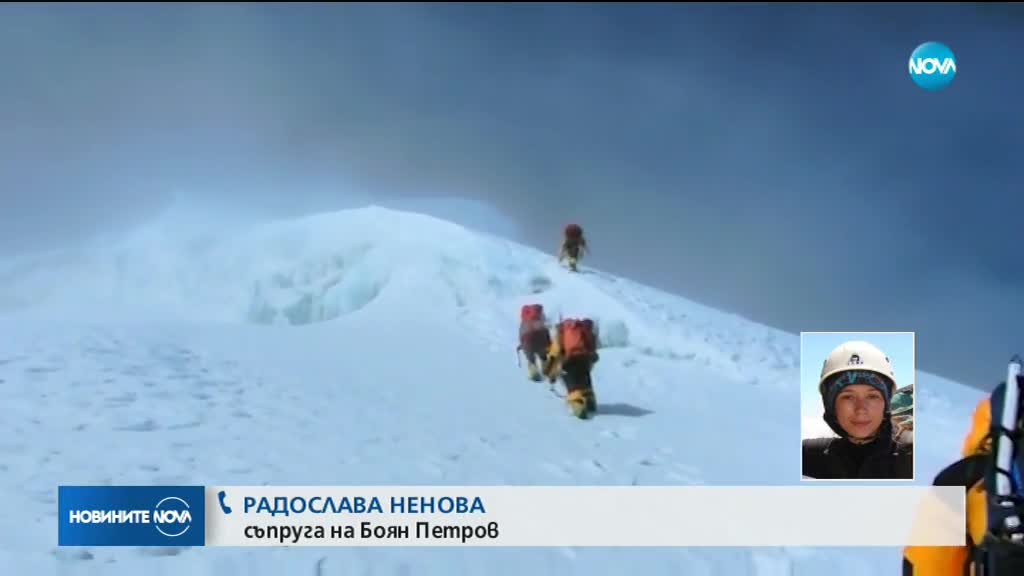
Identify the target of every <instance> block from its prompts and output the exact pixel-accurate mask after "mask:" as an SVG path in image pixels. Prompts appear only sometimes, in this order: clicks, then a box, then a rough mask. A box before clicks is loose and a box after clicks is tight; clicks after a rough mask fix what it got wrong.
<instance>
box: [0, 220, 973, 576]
mask: <svg viewBox="0 0 1024 576" xmlns="http://www.w3.org/2000/svg"><path fill="white" fill-rule="evenodd" d="M185 224H186V223H183V222H173V221H161V222H156V223H153V224H150V225H148V226H145V227H143V228H140V229H139V230H137V231H136V232H134V233H132V234H131V235H129V236H127V237H125V238H122V239H121V240H119V241H110V240H107V241H105V242H104V243H102V244H100V243H97V244H95V245H88V246H80V247H76V248H75V249H74V250H66V251H62V252H53V253H49V254H44V255H33V256H25V257H22V258H18V259H15V260H10V261H6V262H0V391H2V393H3V396H2V398H3V400H2V404H0V406H2V409H0V500H2V503H3V511H4V513H3V514H0V566H2V567H3V568H0V573H3V574H16V575H22V574H24V575H30V574H31V575H36V574H59V575H79V574H81V575H86V574H89V575H91V574H112V575H118V576H120V575H129V574H131V575H136V574H154V575H165V574H166V575H180V574H195V575H218V576H219V575H224V574H240V575H271V574H274V575H277V574H289V575H292V574H298V575H304V574H308V575H311V576H317V575H319V576H343V575H344V576H350V575H374V576H381V575H435V574H436V575H445V576H451V575H461V574H484V575H488V576H492V575H493V576H497V575H504V574H509V575H511V574H515V575H520V574H530V575H544V574H552V575H556V574H557V575H560V576H565V575H572V574H580V575H590V576H592V575H595V574H609V575H612V574H614V575H619V574H632V573H638V574H645V575H670V574H671V575H678V574H686V575H695V576H701V575H711V574H728V575H745V574H749V575H757V576H776V575H778V576H796V575H819V574H831V575H833V576H846V575H850V576H852V575H865V576H867V575H871V576H875V575H879V574H892V575H897V574H899V573H900V564H899V561H900V550H899V549H898V548H888V549H862V548H844V549H810V548H790V549H767V548H753V549H736V548H690V549H669V548H468V549H467V548H463V549H460V548H457V547H456V548H445V549H431V548H405V549H403V548H364V549H357V548H319V549H309V548H262V549H261V548H232V549H216V548H192V549H176V548H170V549H157V550H154V549H146V548H104V547H95V548H76V549H59V548H58V547H57V545H56V544H57V528H56V511H57V502H56V495H57V487H58V485H61V484H117V485H120V484H144V485H150V484H205V485H261V484H272V485H324V486H337V485H388V484H404V485H505V484H510V485H632V484H635V485H687V484H709V485H789V484H799V483H800V482H801V474H800V442H801V424H802V423H801V413H800V406H799V402H800V391H799V357H798V354H799V339H798V336H797V335H795V334H790V333H785V332H782V331H779V330H775V329H773V328H770V327H767V326H763V325H759V324H757V323H754V322H751V321H749V320H747V319H744V318H741V317H738V316H736V315H732V314H728V313H726V312H721V311H717V310H714V309H711V308H708V307H705V306H702V305H699V304H697V303H694V302H692V301H688V300H686V299H684V298H681V297H677V296H674V295H671V294H667V293H664V292H661V291H658V290H654V289H651V288H648V287H645V286H642V285H640V284H638V283H635V282H631V281H629V280H627V279H624V278H617V277H614V276H612V275H609V274H605V273H601V272H598V271H596V270H592V269H589V268H587V269H584V271H583V273H580V274H571V273H569V272H567V271H565V270H563V269H562V268H561V267H559V266H558V265H557V263H556V262H555V261H554V258H553V256H552V255H550V254H546V253H542V252H538V251H536V250H533V249H530V248H526V247H523V246H520V245H517V244H513V243H511V242H508V241H505V240H502V239H500V238H496V237H490V236H486V235H482V234H480V233H478V232H473V231H470V230H467V229H464V228H462V227H459V226H456V225H454V224H451V223H448V222H445V221H441V220H437V219H434V218H429V217H425V216H422V215H418V214H412V213H405V212H397V211H392V210H385V209H382V208H375V207H371V208H366V209H360V210H351V211H344V212H338V213H330V214H321V215H315V216H311V217H307V218H303V219H299V220H292V221H287V222H278V223H271V224H262V225H246V226H241V225H239V226H233V227H231V228H227V227H220V226H219V225H218V224H217V222H216V221H210V222H207V223H197V222H189V223H188V225H185ZM532 302H540V303H542V304H544V306H545V308H546V309H547V311H548V314H549V315H550V316H551V317H552V318H557V317H558V316H559V315H562V316H566V317H569V316H577V317H578V316H587V317H591V318H594V319H595V320H597V322H598V324H599V327H600V330H601V339H602V345H603V348H602V349H601V350H600V353H601V361H600V362H599V363H598V365H597V367H596V370H595V373H594V382H595V386H596V393H597V398H598V402H599V413H598V415H597V416H596V417H595V418H594V419H593V420H589V421H580V420H577V419H575V418H572V417H571V416H570V415H569V414H568V413H567V411H566V409H565V407H564V405H563V401H562V400H560V399H558V398H556V397H555V396H554V395H553V394H552V393H551V392H550V390H549V388H548V385H547V384H546V383H544V384H538V383H535V382H531V381H529V380H527V379H526V376H525V370H524V369H522V368H520V367H518V366H517V363H516V358H515V356H514V355H515V346H516V343H517V328H518V315H519V308H520V306H521V305H523V304H525V303H532ZM916 382H917V384H918V386H917V388H916V391H915V392H916V397H917V406H916V411H917V416H916V424H915V427H916V431H915V438H916V442H917V446H916V461H917V481H916V482H917V483H918V484H928V483H930V481H931V478H932V476H933V475H934V473H935V472H936V471H937V470H939V469H940V468H941V467H942V466H944V465H945V464H946V463H948V462H949V461H950V460H951V459H952V458H955V457H956V456H957V455H958V451H959V448H960V443H961V439H962V435H963V434H964V433H965V432H966V429H967V425H968V423H969V418H970V414H971V412H972V410H973V409H974V407H975V405H976V404H977V402H978V401H979V400H981V399H982V397H983V394H982V393H981V392H980V391H978V390H974V389H971V388H967V387H965V386H963V385H960V384H958V383H955V382H950V381H947V380H945V379H942V378H939V377H936V376H934V375H930V374H925V373H921V372H919V373H918V374H917V378H916ZM594 505H595V506H601V502H595V503H594ZM879 518H880V521H881V519H883V518H884V513H883V512H882V511H880V514H879ZM686 521H694V519H686ZM737 521H742V519H737ZM779 522H780V523H781V522H786V519H785V518H780V519H779ZM823 529H827V526H823ZM318 566H319V568H318Z"/></svg>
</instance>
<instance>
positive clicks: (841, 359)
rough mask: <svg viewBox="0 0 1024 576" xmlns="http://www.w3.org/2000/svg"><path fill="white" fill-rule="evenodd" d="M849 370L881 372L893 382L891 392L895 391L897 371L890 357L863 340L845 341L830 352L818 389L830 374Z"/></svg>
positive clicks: (823, 365)
mask: <svg viewBox="0 0 1024 576" xmlns="http://www.w3.org/2000/svg"><path fill="white" fill-rule="evenodd" d="M847 370H870V371H871V372H876V373H878V374H881V375H882V376H885V377H886V378H887V379H888V380H889V382H891V383H892V384H891V390H890V394H892V393H893V392H895V388H896V373H895V372H894V371H893V369H892V362H890V361H889V357H888V356H886V355H885V353H884V352H882V351H881V350H879V349H878V347H877V346H875V345H874V344H871V343H870V342H864V341H862V340H855V341H851V342H844V343H842V344H840V345H839V346H836V348H835V349H834V350H832V352H830V353H829V355H828V358H825V363H824V364H822V366H821V378H819V379H818V391H819V392H820V391H822V386H823V385H824V384H825V381H826V380H827V379H828V378H829V376H832V375H833V374H838V373H839V372H846V371H847Z"/></svg>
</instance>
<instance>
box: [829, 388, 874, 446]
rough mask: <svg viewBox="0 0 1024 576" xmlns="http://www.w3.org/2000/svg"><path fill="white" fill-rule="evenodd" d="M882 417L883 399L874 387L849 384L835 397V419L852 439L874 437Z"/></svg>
mask: <svg viewBox="0 0 1024 576" xmlns="http://www.w3.org/2000/svg"><path fill="white" fill-rule="evenodd" d="M884 415H885V398H884V397H883V396H882V393H881V392H879V391H878V389H877V388H875V387H874V386H868V385H867V384H851V385H850V386H847V387H846V388H843V390H842V391H841V392H839V395H838V396H836V418H837V419H838V420H839V425H840V426H842V428H843V430H846V433H847V434H849V435H850V438H852V439H867V438H871V437H872V436H874V435H875V433H876V432H877V431H878V427H879V426H881V425H882V417H883V416H884Z"/></svg>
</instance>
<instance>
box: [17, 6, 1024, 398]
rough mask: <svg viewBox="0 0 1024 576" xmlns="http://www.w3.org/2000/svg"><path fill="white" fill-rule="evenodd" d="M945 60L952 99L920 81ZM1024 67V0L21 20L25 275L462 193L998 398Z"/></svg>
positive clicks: (608, 266)
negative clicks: (86, 246) (216, 209)
mask: <svg viewBox="0 0 1024 576" xmlns="http://www.w3.org/2000/svg"><path fill="white" fill-rule="evenodd" d="M931 40H934V41H940V42H943V43H945V44H946V45H948V46H949V47H950V48H951V49H952V50H953V52H954V54H955V55H956V56H957V59H958V70H957V77H956V79H955V80H954V82H953V84H952V85H951V86H950V87H949V88H948V89H947V90H945V91H943V92H939V93H930V92H926V91H924V90H921V89H920V88H919V87H917V86H916V85H915V84H914V83H913V82H912V81H911V79H910V77H909V74H908V70H907V62H908V58H909V56H910V54H911V53H912V52H913V50H914V48H916V46H917V45H919V44H920V43H922V42H925V41H931ZM1013 54H1024V5H1012V4H991V5H987V4H932V5H924V4H918V5H907V4H893V5H890V4H870V5H869V4H836V5H831V4H792V3H791V4H764V5H753V4H692V5H691V4H674V5H673V4H665V5H662V4H638V3H631V4H618V5H606V4H530V5H501V4H490V5H466V4H379V5H378V4H306V5H301V6H300V5H290V6H285V5H280V4H247V5H243V4H236V5H224V4H161V5H131V6H127V5H90V6H79V5H59V6H56V5H41V4H40V5H37V4H27V3H11V4H3V5H0V70H2V71H3V87H4V89H3V90H2V91H0V126H3V127H4V129H3V130H2V131H0V255H5V254H9V253H14V252H22V251H29V250H37V249H42V248H50V247H55V246H60V245H65V244H69V243H71V244H74V243H77V242H78V241H80V240H81V239H82V238H85V237H88V236H91V235H94V234H97V233H100V232H103V233H107V234H109V233H111V231H112V230H117V229H120V228H122V227H126V226H128V225H131V224H135V223H137V222H138V221H139V220H141V219H145V218H149V217H151V216H152V215H154V214H155V213H157V212H159V211H160V210H162V209H164V208H166V205H167V204H168V202H170V201H171V199H172V198H174V197H175V195H180V194H182V193H186V194H187V195H188V196H189V197H190V198H193V199H196V200H197V201H207V202H216V203H217V204H218V205H219V206H224V205H228V206H232V205H233V206H235V207H237V209H238V210H245V211H251V212H260V213H263V214H267V215H273V216H277V217H289V216H292V215H299V214H304V213H308V212H313V211H322V210H335V209H339V208H345V207H350V206H352V205H358V204H365V203H367V202H379V203H383V204H387V205H389V206H396V207H400V206H401V205H402V202H403V201H405V202H408V204H409V205H410V206H413V207H416V208H417V209H418V210H424V211H430V210H432V208H430V202H429V201H426V200H425V199H426V198H428V197H431V196H443V197H445V198H446V200H445V201H444V203H443V205H442V206H441V207H440V208H438V211H439V212H441V213H442V215H444V216H446V217H451V218H453V219H456V220H458V219H460V218H461V217H463V212H465V218H467V219H470V220H472V221H473V224H474V225H477V226H480V225H481V224H482V223H483V224H482V225H484V226H485V227H486V226H487V224H486V222H487V221H490V222H493V223H495V224H494V225H493V227H494V228H495V229H496V230H495V231H501V232H502V233H509V234H511V233H514V234H515V237H516V239H517V240H520V241H522V242H525V243H527V244H530V245H533V246H536V247H538V248H540V249H543V250H548V251H550V250H552V249H553V248H552V247H553V246H556V245H557V241H558V236H559V232H560V231H561V229H562V227H563V225H564V224H565V223H566V222H568V221H575V222H579V223H581V224H583V225H584V226H585V227H586V229H587V231H588V236H589V237H590V239H591V240H592V242H593V247H594V251H593V252H592V254H591V257H590V258H589V259H588V262H587V263H586V264H589V265H593V266H598V267H601V268H603V269H605V270H608V271H610V272H612V273H615V274H619V275H623V276H627V277H630V278H633V279H636V280H638V281H641V282H644V283H647V284H650V285H653V286H656V287H659V288H663V289H666V290H669V291H672V292H675V293H677V294H681V295H683V296H688V297H691V298H694V299H696V300H698V301H700V302H703V303H706V304H709V305H712V306H715V307H718V308H721V309H724V310H728V311H731V312H735V313H738V314H741V315H743V316H746V317H748V318H751V319H754V320H757V321H759V322H762V323H765V324H770V325H772V326H776V327H778V328H781V329H784V330H787V331H790V332H792V333H799V332H801V331H814V330H830V329H833V328H834V327H836V326H843V327H845V328H848V329H852V330H881V331H916V332H917V333H918V344H919V349H918V359H919V366H920V367H921V369H923V370H927V371H930V372H934V373H938V374H941V375H944V376H947V377H949V378H953V379H956V380H959V381H962V382H965V383H967V384H969V385H974V386H978V387H982V388H991V387H992V386H993V385H995V384H996V382H997V381H998V374H999V372H1000V369H1001V367H1002V366H1004V365H1005V363H1006V361H1007V359H1008V358H1009V357H1010V356H1011V355H1012V354H1013V353H1014V352H1024V322H1015V321H1010V320H1009V319H1020V318H1024V298H1022V297H1021V294H1024V266H1021V265H1020V262H1021V259H1020V250H1021V246H1024V227H1022V226H1021V225H1020V221H1021V216H1020V215H1021V214H1024V194H1021V193H1020V182H1022V181H1024V162H1021V161H1020V158H1022V157H1024V141H1022V139H1021V134H1024V107H1021V106H1020V105H1019V97H1018V95H1019V94H1021V93H1024V76H1022V75H1020V74H1013V73H1010V72H1008V67H1011V66H1013V64H1012V59H1011V60H1007V55H1013ZM453 198H454V199H460V200H462V201H468V203H465V204H460V203H459V202H454V203H453V201H452V199H453ZM454 206H471V207H472V208H467V209H466V210H465V211H463V210H461V209H460V210H456V209H453V207H454Z"/></svg>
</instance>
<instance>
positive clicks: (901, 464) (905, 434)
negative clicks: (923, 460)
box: [800, 332, 915, 480]
mask: <svg viewBox="0 0 1024 576" xmlns="http://www.w3.org/2000/svg"><path fill="white" fill-rule="evenodd" d="M914 374H915V361H914V333H913V332H860V333H857V332H803V333H801V334H800V380H801V383H800V384H801V385H800V388H801V390H800V398H801V414H802V419H803V420H802V425H801V429H802V437H803V457H802V463H803V474H802V477H803V479H804V480H913V479H914Z"/></svg>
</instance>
